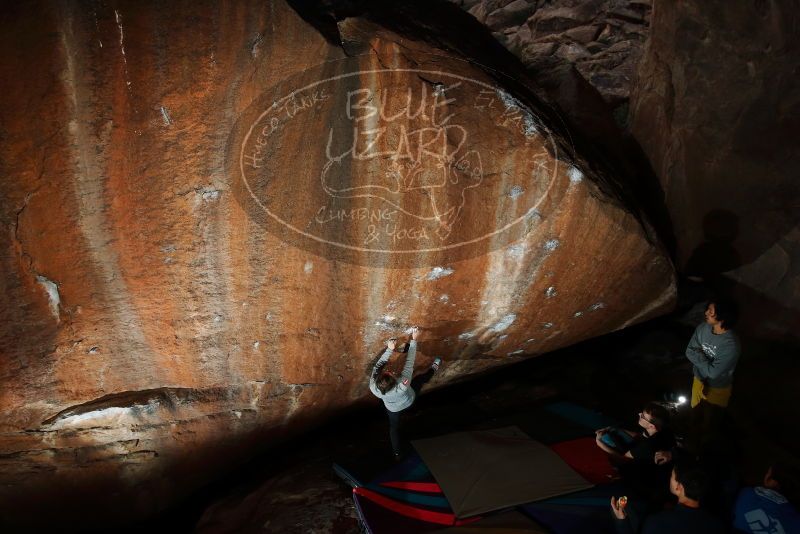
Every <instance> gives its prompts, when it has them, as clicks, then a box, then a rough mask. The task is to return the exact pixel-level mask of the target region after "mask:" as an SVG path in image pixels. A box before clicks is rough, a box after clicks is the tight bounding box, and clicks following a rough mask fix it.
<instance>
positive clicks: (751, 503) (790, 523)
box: [733, 465, 800, 534]
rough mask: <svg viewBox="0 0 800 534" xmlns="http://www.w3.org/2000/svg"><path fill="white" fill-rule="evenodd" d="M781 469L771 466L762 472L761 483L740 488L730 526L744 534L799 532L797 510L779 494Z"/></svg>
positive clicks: (781, 476)
mask: <svg viewBox="0 0 800 534" xmlns="http://www.w3.org/2000/svg"><path fill="white" fill-rule="evenodd" d="M784 479H785V471H784V469H783V468H782V467H781V466H778V465H773V466H772V467H770V468H769V469H768V470H767V474H766V475H764V485H763V486H758V487H755V488H744V489H742V491H740V492H739V496H738V498H737V499H736V506H735V507H734V512H733V514H734V518H733V528H734V530H735V532H743V533H747V534H784V533H785V534H789V533H790V532H800V513H798V511H797V509H796V508H795V507H794V506H792V505H791V504H790V503H789V501H788V500H787V499H786V497H784V496H783V495H782V494H781V491H785V486H786V483H785V480H784Z"/></svg>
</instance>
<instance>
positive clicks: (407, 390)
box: [369, 339, 417, 412]
mask: <svg viewBox="0 0 800 534" xmlns="http://www.w3.org/2000/svg"><path fill="white" fill-rule="evenodd" d="M391 355H392V349H389V348H387V349H386V350H385V351H383V354H382V355H381V357H380V358H378V361H377V362H376V363H375V367H373V368H372V375H371V376H370V377H369V389H370V391H372V393H373V394H374V395H375V396H376V397H378V398H379V399H381V400H383V404H384V406H386V409H387V410H389V411H390V412H399V411H401V410H405V409H406V408H408V407H409V406H411V405H412V404H414V398H415V397H416V394H415V393H414V389H413V388H412V387H411V377H412V376H413V375H414V359H415V358H416V357H417V342H416V341H415V340H413V339H412V340H411V342H410V343H409V344H408V354H406V363H405V365H403V372H402V373H400V378H399V379H398V380H397V385H395V387H393V388H392V389H390V390H389V391H387V392H386V393H381V390H379V389H378V386H376V385H375V381H376V380H377V378H378V376H380V372H381V369H383V366H384V365H386V362H388V361H389V356H391Z"/></svg>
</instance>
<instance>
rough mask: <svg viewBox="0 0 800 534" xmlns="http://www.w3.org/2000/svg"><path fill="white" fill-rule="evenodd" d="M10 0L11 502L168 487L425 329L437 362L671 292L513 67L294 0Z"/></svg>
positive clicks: (4, 46) (605, 322)
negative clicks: (305, 10)
mask: <svg viewBox="0 0 800 534" xmlns="http://www.w3.org/2000/svg"><path fill="white" fill-rule="evenodd" d="M448 7H452V6H448ZM3 9H4V18H3V19H2V21H3V22H2V24H3V31H2V32H0V80H1V81H0V90H1V91H2V94H3V104H2V106H0V125H2V126H1V128H2V130H1V131H0V136H2V140H3V142H2V144H1V145H0V173H2V181H0V221H2V225H3V228H4V232H3V234H2V240H0V265H2V276H1V277H0V284H2V288H3V291H2V295H3V306H2V308H0V310H1V311H0V313H2V325H3V326H2V328H0V354H1V355H2V359H0V382H1V383H2V385H1V387H0V407H2V416H0V472H2V475H0V482H1V484H0V503H2V515H3V517H4V518H6V520H8V521H11V522H22V521H28V522H31V521H34V522H40V523H49V522H52V521H54V520H56V518H57V520H58V521H59V522H61V524H62V526H64V527H65V528H66V527H69V526H76V525H91V524H94V525H99V524H103V525H107V524H108V523H107V522H108V521H112V520H115V521H121V520H125V519H129V518H132V517H141V516H145V515H148V514H151V513H154V512H155V511H157V510H160V509H163V508H164V507H166V506H168V505H169V504H170V503H171V502H174V500H175V499H177V498H178V497H180V496H181V495H184V494H185V493H187V492H189V491H191V490H192V489H193V488H196V487H197V486H199V485H200V484H202V483H204V482H207V481H208V480H209V479H211V478H212V477H213V476H215V474H217V473H219V472H220V471H221V470H223V469H225V468H226V467H229V466H230V465H231V464H232V463H234V462H237V461H239V460H240V459H241V458H242V457H244V456H245V455H246V454H248V453H251V452H253V451H254V450H255V449H256V447H258V446H262V447H263V446H265V445H268V444H269V443H270V442H274V441H275V440H278V439H280V438H282V437H284V436H285V435H287V434H288V433H297V432H300V431H302V430H303V429H304V428H307V427H308V426H309V425H312V424H314V423H315V422H318V421H321V420H323V419H324V418H326V417H329V416H330V415H332V414H334V413H336V412H337V411H340V410H342V409H343V408H346V407H348V406H352V405H353V404H354V403H357V402H360V401H363V400H365V399H368V398H369V397H370V394H369V392H368V390H367V387H366V379H367V372H368V369H369V368H370V366H371V364H372V362H373V359H374V356H375V355H376V353H377V352H378V350H380V348H381V346H382V344H383V341H384V340H385V339H386V338H387V337H389V336H390V335H398V334H401V333H402V332H403V331H404V330H405V329H406V328H408V327H409V326H410V325H413V324H420V325H423V327H424V328H425V331H424V339H423V341H422V343H421V344H420V353H419V356H418V358H419V365H420V366H423V365H427V364H428V363H429V362H430V361H431V360H432V359H433V357H434V356H437V355H441V356H443V357H444V360H445V365H444V367H443V371H442V373H441V376H440V377H438V378H437V381H438V384H439V385H441V384H444V383H447V382H448V381H452V380H458V379H462V378H464V377H467V376H469V375H471V374H474V373H479V372H481V371H484V370H486V369H490V368H492V367H496V366H499V365H507V364H509V363H512V362H514V361H518V360H519V359H521V358H527V357H530V356H533V355H536V354H540V353H544V352H547V351H550V350H553V349H555V348H558V347H562V346H565V345H568V344H571V343H575V342H577V341H579V340H582V339H586V338H589V337H593V336H597V335H600V334H602V333H605V332H609V331H612V330H615V329H618V328H622V327H624V326H626V325H629V324H633V323H635V322H639V321H643V320H646V319H648V318H650V317H653V316H656V315H658V314H659V313H663V311H665V310H667V309H669V307H670V306H671V305H672V302H673V300H674V293H675V290H674V279H673V271H672V266H671V263H670V260H669V258H668V257H667V255H666V254H665V253H664V251H663V248H662V247H661V245H660V244H659V243H658V241H657V240H656V239H655V238H654V237H653V235H654V234H653V232H652V231H651V230H650V229H649V226H648V223H647V221H646V217H645V216H643V215H642V214H641V213H638V212H636V213H633V212H632V211H631V210H630V209H627V208H624V207H623V206H628V205H629V204H628V203H626V202H627V201H622V200H620V199H619V198H616V197H615V196H614V195H613V194H612V193H613V190H614V189H613V188H611V189H609V188H608V187H605V185H604V184H607V183H608V182H607V181H605V180H606V179H607V178H608V177H609V176H612V174H611V171H609V169H608V168H606V167H603V165H602V164H598V163H596V162H595V161H593V160H592V158H591V157H587V155H586V154H583V153H578V151H576V150H575V149H574V146H573V144H572V142H571V141H570V138H569V137H568V136H567V135H566V134H568V132H566V131H565V129H564V128H563V125H559V124H552V123H551V117H552V111H551V110H550V109H549V108H548V107H547V106H545V105H544V104H542V103H541V102H540V101H539V100H538V99H537V98H536V97H535V95H534V94H533V93H532V92H526V91H525V88H526V87H528V84H529V82H530V81H529V80H528V79H527V78H526V76H525V74H524V72H523V70H522V69H521V68H520V70H519V72H506V70H508V69H504V71H503V72H500V73H498V72H496V71H493V70H491V69H483V68H479V67H478V66H476V65H474V64H472V63H470V62H469V61H467V60H468V59H470V58H469V57H464V56H462V55H460V54H459V53H458V51H457V50H454V49H453V48H449V49H447V50H445V49H443V48H436V47H435V46H433V45H432V44H430V43H429V42H426V41H423V40H416V39H411V38H409V37H403V36H402V35H400V34H397V33H394V32H393V31H389V30H387V29H386V28H385V27H382V26H381V25H380V24H376V23H374V22H372V23H368V22H366V21H364V20H362V19H355V18H354V19H347V20H339V21H338V24H336V27H337V31H338V32H339V34H340V35H341V36H342V37H343V42H342V43H334V44H331V42H329V41H328V40H326V39H325V38H323V36H322V34H321V33H320V32H318V31H317V30H316V29H315V28H313V27H312V26H310V25H309V24H308V23H306V22H304V21H303V20H302V19H301V18H300V17H299V16H298V15H297V14H296V13H295V11H293V10H292V9H290V8H289V7H288V6H287V5H286V4H284V3H282V2H270V3H265V2H236V3H229V4H219V3H217V2H191V3H188V2H186V3H168V4H142V3H141V2H131V3H124V2H123V3H118V4H115V5H114V6H109V5H106V4H96V3H90V2H64V3H60V4H57V5H53V4H50V3H25V4H21V5H11V6H7V7H4V8H3ZM453 9H454V10H456V8H455V7H453ZM456 11H457V10H456ZM442 31H445V30H444V29H443V30H442ZM465 38H466V39H475V38H476V36H475V35H467V36H465ZM489 67H491V65H489ZM612 177H613V176H612ZM598 184H599V185H598ZM609 191H611V192H612V193H610V192H609ZM90 501H91V502H93V503H94V504H93V514H92V515H91V516H88V515H87V514H86V513H85V509H84V507H83V506H82V505H83V504H84V503H86V502H90ZM43 506H46V507H47V509H48V510H50V512H51V515H42V514H36V513H33V511H32V510H40V509H41V508H42V507H43Z"/></svg>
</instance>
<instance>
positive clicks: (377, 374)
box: [369, 326, 442, 460]
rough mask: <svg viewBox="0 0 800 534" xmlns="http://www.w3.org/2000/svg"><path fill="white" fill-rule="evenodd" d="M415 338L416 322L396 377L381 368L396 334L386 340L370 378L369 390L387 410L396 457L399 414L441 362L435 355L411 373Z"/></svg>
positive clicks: (398, 439) (416, 336)
mask: <svg viewBox="0 0 800 534" xmlns="http://www.w3.org/2000/svg"><path fill="white" fill-rule="evenodd" d="M418 338H419V328H417V327H416V326H415V327H413V328H412V329H411V339H410V340H409V342H408V352H407V353H406V360H405V364H404V365H403V370H402V372H401V373H400V376H399V377H395V376H394V375H393V374H392V373H391V372H389V371H384V366H385V365H386V363H387V362H388V361H389V357H390V356H391V355H392V352H394V350H395V347H396V346H397V338H391V339H390V340H389V341H387V343H386V350H384V351H383V354H382V355H381V357H380V358H378V361H377V362H375V366H374V367H373V368H372V373H371V374H370V378H369V389H370V391H372V393H373V394H374V395H375V396H376V397H378V398H379V399H381V400H382V401H383V405H384V407H385V408H386V414H387V415H388V416H389V439H390V441H391V443H392V452H393V453H394V458H395V460H399V459H400V457H401V455H402V451H401V449H400V414H401V412H403V410H406V409H408V408H409V407H411V405H412V404H414V399H415V398H416V396H417V394H418V393H419V392H420V390H421V389H422V386H424V385H425V384H427V383H428V381H429V380H430V379H431V378H433V375H434V373H435V372H436V371H437V370H438V369H439V365H440V364H441V362H442V360H441V358H436V359H435V360H434V361H433V364H432V365H431V366H430V368H429V369H428V370H427V371H426V372H425V373H423V374H421V375H417V376H416V377H414V376H413V374H414V359H415V358H416V356H417V339H418Z"/></svg>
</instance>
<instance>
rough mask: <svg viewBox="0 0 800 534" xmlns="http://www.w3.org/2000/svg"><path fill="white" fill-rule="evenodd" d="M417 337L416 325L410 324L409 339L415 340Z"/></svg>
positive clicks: (417, 329)
mask: <svg viewBox="0 0 800 534" xmlns="http://www.w3.org/2000/svg"><path fill="white" fill-rule="evenodd" d="M418 337H419V328H417V327H416V326H412V327H411V339H413V340H414V341H416V340H417V338H418Z"/></svg>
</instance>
